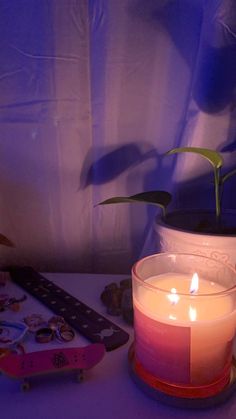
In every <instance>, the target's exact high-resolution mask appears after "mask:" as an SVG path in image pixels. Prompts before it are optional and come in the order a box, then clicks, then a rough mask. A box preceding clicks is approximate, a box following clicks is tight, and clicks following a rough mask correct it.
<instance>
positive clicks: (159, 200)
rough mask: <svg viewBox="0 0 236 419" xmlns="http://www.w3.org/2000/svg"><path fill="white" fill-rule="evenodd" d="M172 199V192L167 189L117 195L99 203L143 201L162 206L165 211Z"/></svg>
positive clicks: (143, 202)
mask: <svg viewBox="0 0 236 419" xmlns="http://www.w3.org/2000/svg"><path fill="white" fill-rule="evenodd" d="M170 201H171V194H170V193H169V192H166V191H148V192H142V193H139V194H136V195H131V196H115V197H113V198H109V199H106V200H105V201H103V202H100V203H99V204H98V205H108V204H124V203H142V204H151V205H157V206H159V207H161V208H162V209H163V211H164V213H165V209H166V207H167V205H168V204H169V203H170Z"/></svg>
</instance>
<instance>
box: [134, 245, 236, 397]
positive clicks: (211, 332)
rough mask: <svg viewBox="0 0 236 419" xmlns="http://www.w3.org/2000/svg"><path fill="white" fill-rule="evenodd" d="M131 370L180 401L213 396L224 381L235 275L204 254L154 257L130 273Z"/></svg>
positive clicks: (235, 307)
mask: <svg viewBox="0 0 236 419" xmlns="http://www.w3.org/2000/svg"><path fill="white" fill-rule="evenodd" d="M132 282H133V305H134V333H135V340H134V353H135V368H136V371H137V373H138V374H139V375H140V376H142V377H143V379H144V380H146V381H150V382H153V380H155V383H156V386H157V387H159V388H161V389H162V390H164V391H166V392H167V393H170V394H174V395H180V396H184V397H206V396H210V395H214V394H217V393H218V392H220V391H221V390H222V389H223V388H224V387H225V386H226V385H227V384H228V383H229V379H230V371H231V363H232V353H233V339H234V335H235V326H236V272H235V270H234V269H232V268H231V267H229V266H227V265H225V264H224V263H222V262H220V261H216V260H213V259H210V258H207V257H204V256H198V255H192V254H178V253H175V254H174V253H160V254H155V255H152V256H149V257H146V258H144V259H142V260H140V261H138V262H137V263H136V264H135V265H134V267H133V269H132Z"/></svg>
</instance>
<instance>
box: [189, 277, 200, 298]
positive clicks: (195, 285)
mask: <svg viewBox="0 0 236 419" xmlns="http://www.w3.org/2000/svg"><path fill="white" fill-rule="evenodd" d="M198 288H199V278H198V274H197V273H196V272H195V273H194V274H193V277H192V280H191V284H190V293H191V294H194V293H195V292H196V291H198Z"/></svg>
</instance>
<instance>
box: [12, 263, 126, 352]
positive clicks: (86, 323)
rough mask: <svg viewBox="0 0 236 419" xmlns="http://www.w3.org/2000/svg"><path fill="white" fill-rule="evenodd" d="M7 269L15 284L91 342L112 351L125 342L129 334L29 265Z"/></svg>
mask: <svg viewBox="0 0 236 419" xmlns="http://www.w3.org/2000/svg"><path fill="white" fill-rule="evenodd" d="M8 270H9V273H10V276H11V279H12V280H13V281H14V282H15V283H16V284H17V285H19V286H20V287H22V288H23V289H24V290H25V291H27V292H28V293H29V294H31V295H33V296H34V297H35V298H36V299H37V300H39V301H40V302H41V303H43V304H44V305H46V306H47V307H48V308H50V309H51V310H52V311H53V312H54V313H55V314H57V315H60V316H63V317H64V319H65V320H66V322H67V323H68V324H70V325H71V326H72V327H73V328H74V329H75V330H77V331H78V332H79V333H81V334H82V335H83V336H85V337H86V338H87V339H89V340H90V341H91V342H94V343H96V342H98V343H99V342H100V343H103V344H104V345H105V348H106V350H107V351H112V350H114V349H116V348H118V347H120V346H122V345H124V344H125V343H126V342H127V341H128V339H129V334H128V333H127V332H126V331H124V330H123V329H122V328H120V327H119V326H117V325H116V324H115V323H113V322H111V321H110V320H109V319H107V318H106V317H104V316H102V315H101V314H99V313H97V312H96V311H95V310H94V309H92V308H91V307H89V306H88V305H86V304H84V303H83V302H82V301H80V300H78V299H77V298H75V297H73V296H72V295H71V294H69V293H68V292H67V291H65V290H64V289H63V288H60V287H59V286H58V285H56V284H55V283H53V282H52V281H50V280H48V279H46V278H45V277H44V276H43V275H41V274H39V273H38V272H36V271H35V270H34V269H33V268H31V267H20V268H19V267H12V268H8Z"/></svg>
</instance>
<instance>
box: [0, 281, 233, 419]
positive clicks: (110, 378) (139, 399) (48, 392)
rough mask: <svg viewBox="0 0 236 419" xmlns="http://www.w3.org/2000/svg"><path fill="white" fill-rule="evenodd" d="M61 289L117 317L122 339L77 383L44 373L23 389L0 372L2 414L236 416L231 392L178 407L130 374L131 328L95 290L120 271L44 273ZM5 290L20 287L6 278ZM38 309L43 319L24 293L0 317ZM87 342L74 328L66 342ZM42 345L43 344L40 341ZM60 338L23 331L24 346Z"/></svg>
mask: <svg viewBox="0 0 236 419" xmlns="http://www.w3.org/2000/svg"><path fill="white" fill-rule="evenodd" d="M44 276H45V277H47V278H48V279H49V280H51V281H53V282H55V283H56V284H58V285H59V286H60V287H62V288H64V289H65V290H66V291H68V292H69V293H71V294H72V295H74V296H75V297H77V298H78V299H80V300H81V301H83V302H84V303H86V304H88V305H89V306H90V307H92V308H94V309H95V310H96V311H98V312H99V313H101V314H103V315H105V316H106V317H107V318H109V319H110V320H111V321H112V322H114V323H117V324H118V325H120V326H121V327H122V328H124V329H125V330H126V331H127V332H128V333H129V334H130V339H129V342H128V343H127V344H126V345H123V346H122V347H120V348H118V349H116V350H114V351H111V352H107V353H106V354H105V357H104V358H103V360H102V361H101V362H100V363H99V364H97V365H96V366H95V367H94V368H93V369H91V370H89V371H87V372H86V375H85V379H84V381H83V382H82V383H76V382H75V381H74V380H73V377H72V376H71V374H70V373H66V374H62V375H61V374H59V375H58V374H56V375H50V376H49V375H45V376H40V377H34V378H32V386H31V388H30V390H29V391H28V392H22V391H21V389H20V383H19V381H18V380H14V379H11V378H8V377H6V376H5V375H1V376H0V412H1V415H0V416H1V418H2V419H21V418H22V419H32V418H34V419H52V418H55V419H78V418H80V419H95V418H103V419H106V418H107V419H111V418H112V419H120V418H130V419H132V418H135V419H154V418H161V419H170V418H175V419H177V418H185V417H186V418H188V419H192V418H198V419H204V418H207V419H213V418H214V419H229V418H230V419H233V418H235V417H236V394H235V395H233V396H231V397H230V399H229V400H227V401H226V402H225V403H224V404H221V405H220V406H216V407H212V408H208V409H203V410H202V409H200V410H199V409H197V410H193V409H183V408H175V407H170V406H167V405H164V404H162V403H160V402H159V401H157V400H154V399H152V398H151V397H149V396H147V395H146V394H145V393H144V392H143V391H142V390H141V389H140V388H139V387H138V386H136V384H135V383H134V382H133V380H132V379H131V377H130V374H129V368H128V358H127V354H128V350H129V347H130V345H131V343H132V341H133V329H132V327H130V326H128V325H127V324H126V323H125V322H124V321H122V319H121V318H120V317H111V316H108V315H107V314H106V308H105V307H104V306H103V305H102V304H101V302H100V294H101V292H102V291H103V289H104V287H105V285H107V284H109V283H111V282H114V281H117V282H118V283H119V281H120V280H121V279H123V278H125V277H124V276H123V275H116V276H114V275H89V274H64V273H63V274H51V273H50V274H44ZM5 292H7V293H9V294H10V295H11V296H14V297H20V296H22V294H25V292H24V291H23V290H22V289H21V288H19V287H18V286H16V285H15V284H13V283H11V282H9V283H8V284H7V285H6V286H5V287H4V288H3V287H2V288H1V289H0V293H5ZM32 313H38V314H42V315H43V316H44V317H45V318H47V319H49V318H50V316H51V315H52V312H51V311H50V310H49V309H47V308H46V307H45V306H43V305H42V304H41V303H39V302H38V301H37V300H36V299H34V298H33V297H31V296H28V298H27V300H26V301H24V302H23V303H22V304H21V310H20V311H19V312H17V313H14V312H10V311H5V312H3V313H0V320H13V319H14V320H22V319H23V318H24V317H25V316H26V315H28V314H32ZM88 343H89V342H88V341H87V340H86V339H85V338H83V337H82V336H81V335H79V334H76V338H75V340H73V341H72V342H70V343H68V344H66V347H69V346H85V345H87V344H88ZM41 345H43V347H42V346H41ZM61 345H62V344H60V343H59V342H56V341H53V342H51V343H49V344H38V343H35V342H34V340H33V337H30V336H29V337H27V338H26V342H25V347H26V351H27V352H31V351H35V350H41V349H53V348H57V347H61Z"/></svg>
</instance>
